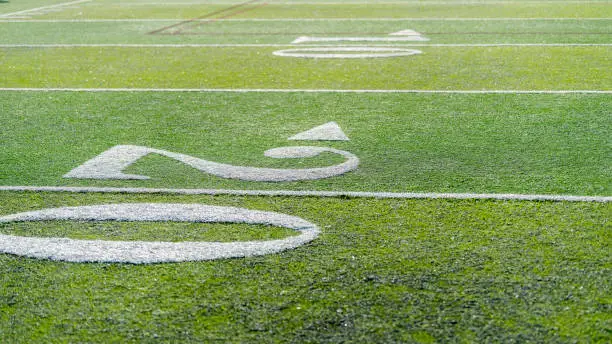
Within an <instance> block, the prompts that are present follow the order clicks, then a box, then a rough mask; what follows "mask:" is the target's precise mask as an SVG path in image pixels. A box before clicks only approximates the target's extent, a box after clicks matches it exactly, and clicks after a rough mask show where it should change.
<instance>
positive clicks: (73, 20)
mask: <svg viewBox="0 0 612 344" xmlns="http://www.w3.org/2000/svg"><path fill="white" fill-rule="evenodd" d="M187 19H189V18H158V19H156V18H123V19H113V18H100V19H17V17H10V18H6V19H5V18H3V17H1V16H0V23H103V22H111V23H115V22H119V23H121V22H127V23H130V22H135V23H138V22H180V21H181V20H187ZM600 20H612V18H516V17H497V18H457V17H448V18H441V17H432V18H427V17H418V18H412V17H411V18H408V17H405V18H225V19H215V22H216V23H218V22H320V21H326V22H329V21H332V22H333V21H349V22H351V21H354V22H368V21H371V22H377V21H384V22H389V21H393V22H401V21H600ZM193 21H194V22H197V21H202V22H206V21H210V19H195V20H193Z"/></svg>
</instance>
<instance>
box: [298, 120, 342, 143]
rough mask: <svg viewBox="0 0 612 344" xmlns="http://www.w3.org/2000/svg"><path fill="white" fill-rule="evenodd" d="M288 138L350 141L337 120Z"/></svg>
mask: <svg viewBox="0 0 612 344" xmlns="http://www.w3.org/2000/svg"><path fill="white" fill-rule="evenodd" d="M287 140H296V141H298V140H299V141H350V140H349V138H348V136H346V134H345V133H344V131H342V128H340V126H339V125H338V123H336V122H328V123H325V124H323V125H319V126H317V127H314V128H312V129H309V130H306V131H303V132H301V133H298V134H295V135H293V136H291V137H290V138H288V139H287Z"/></svg>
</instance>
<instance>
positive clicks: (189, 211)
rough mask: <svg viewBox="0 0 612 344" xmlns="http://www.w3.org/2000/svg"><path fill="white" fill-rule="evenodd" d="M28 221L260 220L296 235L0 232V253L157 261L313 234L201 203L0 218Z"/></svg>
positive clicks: (278, 246)
mask: <svg viewBox="0 0 612 344" xmlns="http://www.w3.org/2000/svg"><path fill="white" fill-rule="evenodd" d="M32 221H37V222H39V221H146V222H161V221H163V222H196V223H245V224H263V225H269V226H275V227H284V228H289V229H294V230H297V231H299V232H300V234H299V235H297V236H292V237H288V238H285V239H279V240H269V241H243V242H227V243H225V242H152V241H104V240H75V239H69V238H40V237H23V236H15V235H5V234H0V253H9V254H14V255H19V256H26V257H33V258H40V259H51V260H61V261H69V262H79V263H82V262H120V263H133V264H142V263H162V262H184V261H201V260H212V259H221V258H236V257H249V256H257V255H265V254H271V253H277V252H280V251H284V250H288V249H292V248H296V247H298V246H301V245H304V244H305V243H307V242H310V241H312V240H314V239H315V238H316V237H317V236H318V235H319V229H318V228H317V226H316V225H314V224H312V223H310V222H308V221H306V220H304V219H302V218H299V217H296V216H290V215H286V214H280V213H274V212H268V211H258V210H249V209H244V208H235V207H221V206H210V205H202V204H166V203H124V204H106V205H90V206H80V207H63V208H52V209H43V210H38V211H30V212H24V213H18V214H12V215H7V216H2V217H0V223H11V222H32Z"/></svg>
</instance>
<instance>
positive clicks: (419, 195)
mask: <svg viewBox="0 0 612 344" xmlns="http://www.w3.org/2000/svg"><path fill="white" fill-rule="evenodd" d="M0 191H35V192H73V193H94V192H97V193H125V194H168V195H232V196H292V197H354V198H395V199H490V200H517V201H567V202H603V203H608V202H612V197H611V196H575V195H530V194H477V193H433V192H363V191H292V190H227V189H169V188H119V187H78V186H74V187H72V186H0Z"/></svg>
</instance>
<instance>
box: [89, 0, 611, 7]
mask: <svg viewBox="0 0 612 344" xmlns="http://www.w3.org/2000/svg"><path fill="white" fill-rule="evenodd" d="M606 1H607V0H555V1H554V3H553V4H597V3H599V4H605V3H606ZM232 3H233V2H228V1H206V2H203V1H180V2H160V1H147V2H121V3H117V4H113V5H118V6H145V5H146V6H151V5H155V6H157V5H159V6H193V5H228V4H232ZM363 4H368V5H420V6H427V5H496V4H497V5H508V1H507V0H506V1H502V0H465V1H431V0H427V1H423V0H415V1H371V0H363V1H346V2H345V1H342V2H340V1H325V2H323V1H274V5H363ZM512 4H513V5H516V4H548V5H550V4H551V2H550V0H548V1H534V0H527V1H517V0H513V1H512ZM96 5H99V6H105V5H106V6H107V5H108V4H105V3H98V4H96Z"/></svg>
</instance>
